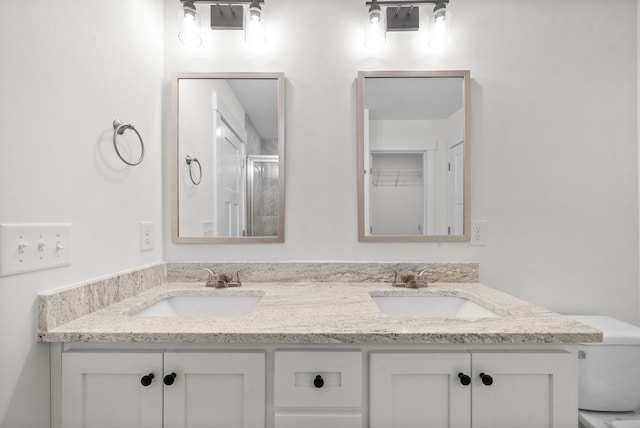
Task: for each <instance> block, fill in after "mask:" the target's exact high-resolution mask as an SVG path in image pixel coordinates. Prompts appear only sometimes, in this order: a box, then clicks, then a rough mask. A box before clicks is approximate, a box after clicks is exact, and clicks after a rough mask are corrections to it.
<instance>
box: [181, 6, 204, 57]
mask: <svg viewBox="0 0 640 428" xmlns="http://www.w3.org/2000/svg"><path fill="white" fill-rule="evenodd" d="M178 16H179V18H180V32H179V33H178V39H179V40H180V41H181V42H182V43H183V44H185V45H187V46H200V45H201V44H202V37H201V36H200V15H198V12H197V11H196V7H195V6H194V4H193V2H192V1H185V2H184V5H183V7H182V8H181V9H180V11H179V14H178Z"/></svg>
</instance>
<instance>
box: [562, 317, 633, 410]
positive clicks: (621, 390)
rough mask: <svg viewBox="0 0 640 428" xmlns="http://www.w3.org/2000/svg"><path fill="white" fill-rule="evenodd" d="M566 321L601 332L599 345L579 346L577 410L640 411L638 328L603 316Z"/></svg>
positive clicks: (585, 344) (586, 344)
mask: <svg viewBox="0 0 640 428" xmlns="http://www.w3.org/2000/svg"><path fill="white" fill-rule="evenodd" d="M570 318H572V319H574V320H576V321H579V322H581V323H583V324H587V325H590V326H592V327H595V328H597V329H598V330H601V331H602V333H603V340H602V343H583V344H580V345H579V348H578V349H579V359H580V360H579V367H580V386H579V392H580V393H579V401H578V407H580V408H581V409H584V410H596V411H602V412H626V411H631V410H637V409H640V327H636V326H634V325H632V324H628V323H626V322H624V321H620V320H617V319H615V318H611V317H606V316H597V315H575V316H571V317H570Z"/></svg>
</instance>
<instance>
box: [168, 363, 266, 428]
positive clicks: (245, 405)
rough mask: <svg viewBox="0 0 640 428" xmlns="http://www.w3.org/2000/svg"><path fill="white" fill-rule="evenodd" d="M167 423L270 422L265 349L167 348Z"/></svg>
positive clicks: (229, 426)
mask: <svg viewBox="0 0 640 428" xmlns="http://www.w3.org/2000/svg"><path fill="white" fill-rule="evenodd" d="M172 373H175V378H174V379H173V383H172V384H171V385H166V386H165V388H164V427H165V428H184V427H189V428H199V427H207V428H218V427H219V428H257V427H260V428H262V427H264V426H265V389H266V387H265V357H264V354H263V353H218V352H216V353H207V352H202V353H193V352H192V353H178V352H175V353H165V355H164V374H165V376H167V375H169V376H170V375H171V374H172Z"/></svg>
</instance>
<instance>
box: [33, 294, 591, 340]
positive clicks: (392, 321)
mask: <svg viewBox="0 0 640 428" xmlns="http://www.w3.org/2000/svg"><path fill="white" fill-rule="evenodd" d="M175 295H221V296H238V295H259V296H262V299H261V301H260V303H259V304H258V306H257V308H256V309H255V310H254V311H253V312H251V313H250V314H248V315H243V316H239V317H142V316H136V315H135V314H136V313H138V312H139V311H141V310H143V309H145V308H147V307H148V306H150V305H151V304H153V303H155V302H158V301H160V300H162V299H164V298H166V297H169V296H175ZM381 295H445V296H461V297H465V298H467V299H470V300H472V301H475V302H476V303H479V304H480V305H482V306H484V307H486V308H487V309H490V310H492V311H494V312H495V313H497V314H498V315H500V316H499V317H495V318H421V317H399V316H388V315H385V314H383V313H382V312H381V311H380V310H379V309H378V307H377V305H376V304H375V303H374V302H373V300H372V299H371V296H381ZM38 340H39V341H42V342H120V343H122V342H130V343H134V342H137V343H153V342H173V343H177V342H195V343H198V342H199V343H203V342H211V343H319V344H326V343H396V344H400V343H406V344H411V343H417V344H424V343H485V344H486V343H520V344H524V343H533V344H535V343H556V344H557V343H583V342H600V341H601V340H602V333H601V332H600V331H599V330H596V329H594V328H592V327H589V326H586V325H584V324H581V323H579V322H577V321H574V320H571V319H569V318H567V317H563V316H561V315H558V314H556V313H554V312H551V311H548V310H546V309H544V308H541V307H538V306H535V305H532V304H530V303H527V302H525V301H523V300H520V299H517V298H515V297H512V296H510V295H507V294H505V293H502V292H500V291H497V290H495V289H492V288H490V287H487V286H484V285H482V284H478V283H435V284H430V285H429V287H426V288H419V289H404V288H394V287H391V285H390V284H388V283H386V284H382V283H312V282H297V283H284V282H282V283H280V282H278V283H243V285H242V287H239V288H225V289H216V288H206V287H204V285H203V284H202V283H167V284H163V285H159V286H157V287H153V288H151V289H149V290H146V291H143V292H142V293H140V294H139V295H137V296H135V297H131V298H128V299H125V300H122V301H120V302H118V303H115V304H112V305H110V306H107V307H106V308H104V309H101V310H98V311H95V312H93V313H90V314H88V315H85V316H82V317H79V318H77V319H74V320H71V321H69V322H65V323H64V324H61V325H59V326H56V327H53V328H51V329H45V330H42V329H41V331H40V332H39V337H38Z"/></svg>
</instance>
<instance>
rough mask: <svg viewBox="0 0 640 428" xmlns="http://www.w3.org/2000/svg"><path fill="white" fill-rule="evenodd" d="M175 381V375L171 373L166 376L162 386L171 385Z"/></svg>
mask: <svg viewBox="0 0 640 428" xmlns="http://www.w3.org/2000/svg"><path fill="white" fill-rule="evenodd" d="M175 380H176V374H175V373H171V374H168V375H166V376H165V377H164V384H165V385H173V382H174V381H175Z"/></svg>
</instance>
